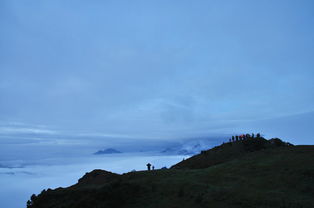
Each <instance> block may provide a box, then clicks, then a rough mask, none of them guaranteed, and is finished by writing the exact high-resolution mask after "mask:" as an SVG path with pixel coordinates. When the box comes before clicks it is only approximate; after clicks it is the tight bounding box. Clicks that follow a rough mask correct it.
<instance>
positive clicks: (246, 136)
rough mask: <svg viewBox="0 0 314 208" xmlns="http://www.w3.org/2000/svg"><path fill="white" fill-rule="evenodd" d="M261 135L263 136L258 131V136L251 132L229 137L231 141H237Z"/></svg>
mask: <svg viewBox="0 0 314 208" xmlns="http://www.w3.org/2000/svg"><path fill="white" fill-rule="evenodd" d="M260 137H261V134H260V133H257V134H256V137H255V135H254V134H252V135H251V134H241V135H236V136H232V137H231V139H229V142H237V141H242V140H247V139H254V138H260Z"/></svg>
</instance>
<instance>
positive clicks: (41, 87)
mask: <svg viewBox="0 0 314 208" xmlns="http://www.w3.org/2000/svg"><path fill="white" fill-rule="evenodd" d="M313 9H314V4H313V2H312V1H281V0H276V1H270V0H269V1H198V2H193V3H191V2H190V1H170V2H169V1H158V2H157V1H131V2H130V1H96V0H95V1H84V0H82V1H70V0H67V1H63V0H62V1H61V0H57V1H36V0H31V1H19V0H4V1H1V3H0V26H1V28H2V32H1V34H0V46H1V47H0V114H1V117H0V119H1V122H2V123H7V124H8V123H10V122H22V123H25V124H27V125H33V124H38V125H45V126H47V131H62V132H68V133H69V132H72V133H73V132H75V133H86V132H87V133H89V134H92V133H97V134H115V135H121V136H125V137H133V136H134V137H147V138H149V137H152V138H164V137H167V138H168V137H184V136H185V135H189V136H193V135H194V134H195V135H200V134H201V135H206V134H211V133H213V132H215V133H217V132H220V133H233V132H237V131H238V128H245V126H241V125H240V124H241V123H243V122H244V123H245V122H251V121H259V120H263V119H273V118H281V117H286V116H291V115H297V114H302V115H303V114H304V113H305V114H306V113H309V115H312V112H313V111H314V104H313V101H314V93H313V91H314V84H313V81H312V80H313V75H314V74H313V73H314V70H313V66H314V59H313V54H314V40H313V37H314V31H313V30H314V27H313V25H314V12H313ZM299 125H302V123H301V124H299ZM256 128H258V127H256ZM260 129H261V130H263V127H262V126H261V127H260ZM247 130H248V131H251V129H250V128H247ZM266 134H267V132H266ZM278 134H280V132H278ZM278 136H280V135H278Z"/></svg>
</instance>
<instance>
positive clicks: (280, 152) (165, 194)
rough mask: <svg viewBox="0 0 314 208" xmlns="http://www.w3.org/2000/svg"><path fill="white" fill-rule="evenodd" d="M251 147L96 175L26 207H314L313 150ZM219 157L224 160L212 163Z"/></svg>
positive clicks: (45, 193) (41, 196) (265, 144)
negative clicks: (149, 168) (152, 167)
mask: <svg viewBox="0 0 314 208" xmlns="http://www.w3.org/2000/svg"><path fill="white" fill-rule="evenodd" d="M266 141H267V140H266ZM250 142H251V143H250V144H242V146H241V144H240V142H239V143H237V144H236V143H234V144H231V145H230V144H228V143H226V144H223V145H221V146H219V147H216V148H213V149H212V150H209V152H207V154H209V155H211V154H212V155H214V156H208V155H207V156H206V157H204V156H203V155H202V154H200V155H197V156H195V157H192V158H191V159H189V160H185V161H183V162H181V163H179V164H177V165H175V166H174V168H172V169H168V170H167V169H166V170H155V171H139V172H130V173H126V174H123V175H118V174H114V173H110V172H107V171H102V170H94V171H92V172H91V173H88V174H86V175H85V176H84V177H82V178H81V179H80V180H79V182H78V183H77V184H75V185H73V186H71V187H69V188H58V189H55V190H50V189H49V190H47V191H43V192H42V193H41V194H39V195H38V196H35V195H33V196H32V197H31V201H29V202H28V207H29V208H89V207H93V208H105V207H108V208H115V207H117V208H118V207H125V208H142V207H143V208H144V207H145V208H155V207H161V208H175V207H177V208H179V207H180V208H181V207H183V208H184V207H186V208H188V207H223V208H225V207H252V208H253V207H289V208H290V207H291V208H292V207H296V208H297V207H298V208H300V207H305V208H307V207H308V208H310V207H311V208H312V207H314V161H313V158H314V146H290V145H287V144H286V145H284V144H285V143H282V144H281V145H278V146H277V145H269V144H272V143H273V142H268V141H267V142H265V141H264V142H262V143H263V145H261V146H262V147H261V146H260V145H257V146H258V147H256V145H253V143H254V142H256V141H254V142H253V140H251V141H250ZM227 145H228V146H227ZM232 145H234V146H237V147H236V148H235V147H234V148H230V147H232ZM227 149H228V151H227ZM229 150H230V151H231V152H232V153H230V155H231V156H229V153H228V152H229ZM210 151H212V152H210ZM217 151H218V152H219V151H220V152H221V154H222V155H221V157H223V158H224V160H219V159H216V160H215V159H214V158H219V156H218V155H219V153H218V152H217ZM236 151H238V153H239V154H240V156H235V155H236V153H235V152H236ZM213 152H215V153H213ZM203 154H205V152H203ZM233 157H234V158H233ZM206 158H207V159H206ZM232 158H233V159H232ZM209 160H214V161H215V162H213V163H211V162H209ZM198 162H200V163H199V164H198V165H197V164H194V163H198Z"/></svg>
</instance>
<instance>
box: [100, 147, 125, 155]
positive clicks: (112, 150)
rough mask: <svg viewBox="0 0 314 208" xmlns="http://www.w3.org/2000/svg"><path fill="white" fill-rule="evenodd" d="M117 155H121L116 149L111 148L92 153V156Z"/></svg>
mask: <svg viewBox="0 0 314 208" xmlns="http://www.w3.org/2000/svg"><path fill="white" fill-rule="evenodd" d="M118 153H122V152H120V151H118V150H116V149H113V148H108V149H104V150H99V151H97V152H95V153H94V155H104V154H118Z"/></svg>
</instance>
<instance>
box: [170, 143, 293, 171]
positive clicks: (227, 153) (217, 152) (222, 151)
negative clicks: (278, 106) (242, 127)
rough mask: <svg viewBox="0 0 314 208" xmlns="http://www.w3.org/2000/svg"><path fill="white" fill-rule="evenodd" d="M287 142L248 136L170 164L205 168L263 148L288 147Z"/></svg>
mask: <svg viewBox="0 0 314 208" xmlns="http://www.w3.org/2000/svg"><path fill="white" fill-rule="evenodd" d="M289 146H292V145H291V144H289V143H285V142H283V141H281V140H280V139H278V138H274V139H270V140H266V139H265V138H263V137H257V138H248V139H245V140H239V141H235V142H228V143H224V144H222V145H220V146H217V147H214V148H212V149H209V150H206V151H202V152H201V154H198V155H195V156H193V157H191V158H189V159H187V160H183V161H182V162H180V163H178V164H176V165H174V166H172V168H177V169H186V168H188V169H199V168H207V167H210V166H212V165H217V164H220V163H224V162H227V161H230V160H234V159H236V158H240V157H243V156H244V155H246V154H248V153H252V152H256V151H259V150H263V149H271V148H277V147H289Z"/></svg>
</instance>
